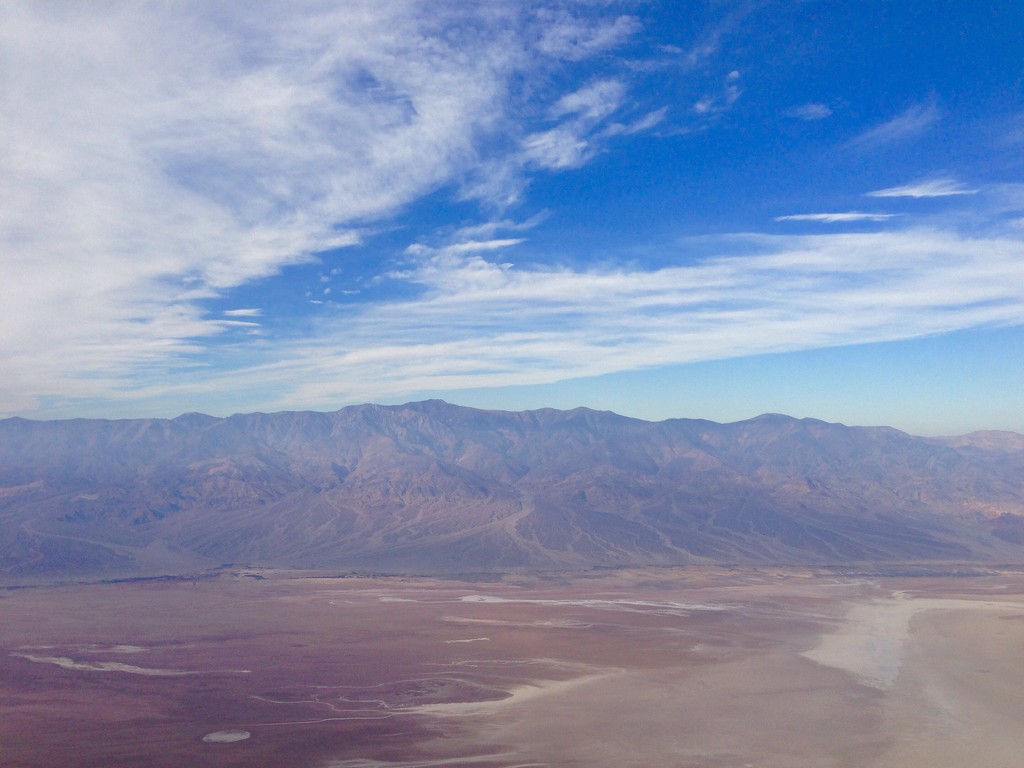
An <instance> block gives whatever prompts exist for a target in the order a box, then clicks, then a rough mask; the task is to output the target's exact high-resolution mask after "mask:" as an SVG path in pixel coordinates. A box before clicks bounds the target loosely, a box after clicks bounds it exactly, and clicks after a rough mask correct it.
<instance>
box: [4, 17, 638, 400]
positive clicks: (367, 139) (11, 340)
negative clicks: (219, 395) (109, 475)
mask: <svg viewBox="0 0 1024 768" xmlns="http://www.w3.org/2000/svg"><path fill="white" fill-rule="evenodd" d="M570 10H571V9H570ZM570 10H565V11H559V12H558V13H557V14H556V15H555V16H553V17H550V18H549V17H544V18H541V17H539V16H538V15H537V14H536V13H534V11H533V10H531V9H530V8H527V7H525V6H524V7H506V6H503V5H499V4H466V5H461V4H460V5H458V6H451V5H444V4H442V5H438V4H436V3H429V2H417V1H414V0H407V1H406V2H400V1H398V0H396V2H388V3H383V4H382V3H377V2H370V1H369V0H353V1H352V2H346V3H343V4H323V3H319V2H314V1H312V0H310V2H297V3H288V4H277V5H272V6H268V7H267V8H264V9H262V10H261V12H260V13H259V14H256V15H253V14H251V13H250V12H249V11H247V10H246V9H244V8H243V7H242V6H237V7H236V6H233V5H228V6H224V5H216V6H215V5H210V4H208V3H205V2H199V1H198V0H196V1H195V2H187V1H186V2H181V3H174V4H159V3H149V4H146V3H144V4H127V5H122V4H118V5H109V4H107V5H100V6H95V5H78V4H71V5H63V4H58V5H53V4H19V3H5V4H2V6H0V48H2V49H3V51H4V73H3V75H2V77H3V87H2V88H0V113H2V114H3V119H2V120H0V146H3V147H4V152H3V159H2V162H0V187H2V188H3V189H4V203H3V205H2V206H0V249H2V252H3V259H0V368H2V370H3V371H4V374H3V382H2V383H0V408H2V409H3V410H6V411H7V412H17V411H23V412H24V411H31V410H32V409H33V407H34V405H35V403H36V398H37V397H48V396H59V395H61V394H62V393H69V392H75V393H77V394H79V395H83V396H89V395H91V394H95V395H97V396H98V395H99V393H101V392H106V393H109V392H110V391H112V389H116V388H117V387H118V386H122V385H124V383H125V382H130V381H135V380H136V379H138V378H139V377H142V378H144V377H145V376H146V375H148V373H147V372H149V371H153V370H161V369H164V368H166V367H167V366H173V365H185V364H186V363H187V361H188V360H189V359H191V357H192V356H194V355H201V353H202V352H203V349H204V348H205V346H206V345H207V344H208V343H211V342H212V341H213V340H214V339H215V338H218V337H224V338H223V339H220V341H219V342H218V343H221V342H223V343H227V342H228V341H229V340H230V334H231V333H232V332H233V331H232V329H238V328H240V326H238V325H237V323H240V322H245V321H244V320H242V319H240V318H245V317H246V315H242V314H235V315H231V314H227V315H224V317H227V318H232V317H233V318H235V320H234V322H229V321H225V320H224V319H223V318H220V317H211V316H209V315H208V313H207V310H206V308H205V306H206V305H205V304H204V302H205V301H207V300H210V299H214V298H216V297H218V296H220V295H223V294H224V292H225V291H227V290H229V289H231V288H234V287H237V286H240V285H243V284H246V283H249V282H251V281H253V280H256V279H260V278H266V277H268V276H273V275H275V274H277V273H278V272H280V270H282V269H284V268H286V267H287V266H289V265H294V264H297V263H301V262H304V261H310V260H314V259H316V258H317V254H318V253H321V252H323V251H327V250H331V249H337V248H343V247H346V246H351V245H354V244H357V243H359V242H360V241H361V239H362V238H363V236H364V231H365V228H366V227H368V226H370V225H373V224H375V223H378V222H380V221H381V220H386V219H387V218H388V217H390V216H393V215H395V214H396V213H397V212H398V211H400V210H401V209H402V208H403V207H404V206H406V205H408V204H410V203H411V202H413V201H415V200H418V199H421V198H422V197H423V196H424V195H426V194H429V193H431V192H434V191H436V190H437V189H439V188H442V187H444V186H446V185H447V186H449V187H451V186H455V187H458V186H460V185H464V187H465V188H466V189H469V188H470V187H471V186H472V188H473V190H474V191H473V195H472V196H475V197H477V198H481V197H485V196H488V195H493V197H491V198H490V199H491V200H493V201H494V202H495V204H496V205H498V206H500V205H502V204H503V203H504V202H507V200H508V199H509V196H514V194H515V189H516V188H517V185H519V186H521V185H522V183H523V182H522V179H521V176H522V174H523V172H524V171H523V168H524V167H525V165H526V164H527V162H528V160H527V159H526V158H524V156H523V153H524V149H523V145H522V143H521V137H522V136H523V135H526V134H528V133H529V132H530V130H533V128H528V127H527V126H526V125H524V120H525V119H526V118H524V116H523V115H522V113H521V110H517V107H516V103H517V102H516V101H515V99H514V98H513V96H512V94H511V92H510V89H511V85H510V84H511V83H512V82H513V81H515V82H518V83H521V82H524V81H525V82H529V80H530V79H531V78H533V77H535V76H536V77H537V78H546V77H549V76H550V74H551V72H552V71H553V68H555V67H557V66H558V63H559V61H565V60H570V61H578V60H580V59H582V58H585V57H587V56H590V55H594V54H596V53H600V52H602V51H607V50H610V49H611V48H613V47H614V46H615V45H617V44H620V43H621V42H623V41H624V40H626V39H628V38H629V37H630V36H631V35H632V34H634V33H635V31H636V30H637V25H638V23H637V22H636V20H635V19H632V18H631V17H628V16H613V17H609V16H607V15H604V14H602V13H599V12H590V11H587V12H586V14H585V15H584V14H582V12H581V14H580V15H574V12H570ZM154 30H159V34H158V35H154ZM545 82H547V81H545ZM546 87H548V86H546ZM623 87H624V86H623V85H622V84H621V83H619V82H618V81H614V80H605V81H600V82H598V83H597V84H595V85H592V86H590V87H589V90H588V89H587V88H584V89H583V90H579V91H576V92H574V93H570V94H569V95H565V94H564V93H558V92H550V93H549V99H548V102H547V106H549V107H550V109H551V114H552V115H555V116H556V118H557V119H558V120H559V121H560V122H559V124H558V125H557V126H555V128H554V129H553V130H552V132H550V133H549V134H548V135H545V134H543V133H539V134H534V135H533V136H532V138H531V139H530V140H529V141H528V142H527V145H526V146H527V149H526V150H525V151H526V153H527V154H529V155H530V156H531V158H532V162H534V163H535V164H536V165H540V166H543V167H545V168H549V169H558V168H566V167H576V166H578V165H580V164H582V163H584V162H586V161H587V159H588V158H589V157H591V156H592V155H593V153H594V152H595V151H596V150H595V147H594V144H593V141H594V138H593V137H592V136H591V135H590V132H591V131H593V130H594V129H595V128H596V127H597V126H598V125H599V124H600V123H601V121H602V120H604V119H605V118H606V117H607V116H608V115H609V114H610V113H611V112H612V111H613V110H614V109H615V108H616V105H617V104H618V102H619V101H620V100H621V99H622V90H623ZM548 90H549V91H550V87H548ZM552 105H553V106H552ZM249 317H253V316H249ZM119 382H120V384H119Z"/></svg>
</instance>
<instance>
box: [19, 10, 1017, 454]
mask: <svg viewBox="0 0 1024 768" xmlns="http://www.w3.org/2000/svg"><path fill="white" fill-rule="evenodd" d="M1022 30H1024V6H1022V5H1021V4H1020V3H1017V2H986V1H985V0H980V1H979V2H972V3H964V2H954V1H953V0H949V1H948V2H940V1H936V2H928V3H893V2H881V1H878V2H875V1H872V0H865V1H863V2H855V3H840V2H825V1H821V2H815V1H814V0H808V1H805V2H796V1H790V2H784V1H783V0H776V1H771V0H766V1H764V2H756V1H753V2H730V1H728V0H708V1H707V2H685V3H683V2H679V3H670V2H622V3H615V2H608V3H588V2H581V3H545V2H537V3H526V2H524V3H519V4H505V3H500V4H499V3H483V2H482V3H470V2H451V3H437V2H388V3H380V2H356V1H355V0H352V1H351V2H338V3H327V2H290V3H267V4H264V5H262V6H261V9H260V12H259V13H255V12H253V11H251V10H249V9H248V8H247V7H246V6H245V4H240V3H233V2H221V3H216V2H214V3H210V2H193V3H190V2H179V3H117V2H113V3H102V4H100V3H92V2H80V3H75V2H32V3H29V2H7V3H4V4H2V5H0V56H2V60H0V83H2V87H0V147H3V149H0V189H2V191H3V192H2V195H0V371H2V372H3V373H2V376H0V415H21V416H28V417H33V418H63V417H69V416H93V417H129V416H174V415H177V414H179V413H182V412H186V411H205V412H208V413H212V414H216V415H227V414H230V413H234V412H239V411H253V410H262V411H278V410H292V409H316V410H333V409H336V408H339V407H341V406H343V405H347V404H351V403H359V402H371V401H372V402H381V403H397V402H404V401H407V400H414V399H421V398H425V397H442V398H444V399H446V400H449V401H450V402H455V403H463V404H467V405H474V406H479V407H487V408H503V409H520V408H534V407H542V406H553V407H573V406H576V405H586V406H590V407H595V408H602V409H609V410H614V411H617V412H620V413H624V414H627V415H633V416H639V417H643V418H649V419H661V418H669V417H676V416H679V417H702V418H710V419H715V420H719V421H733V420H738V419H743V418H748V417H752V416H755V415H757V414H758V413H762V412H767V411H774V412H784V413H789V414H792V415H795V416H813V417H817V418H822V419H826V420H830V421H843V422H845V423H850V424H891V425H894V426H897V427H899V428H901V429H905V430H908V431H911V432H915V433H918V434H951V433H962V432H967V431H971V430H974V429H1012V430H1016V431H1024V386H1022V382H1024V64H1022V62H1024V32H1022Z"/></svg>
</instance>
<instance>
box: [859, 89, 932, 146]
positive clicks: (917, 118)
mask: <svg viewBox="0 0 1024 768" xmlns="http://www.w3.org/2000/svg"><path fill="white" fill-rule="evenodd" d="M941 116H942V112H941V111H940V110H939V107H938V105H936V103H935V102H934V101H929V102H925V103H923V104H915V105H914V106H912V107H910V108H909V109H907V110H906V111H905V112H902V113H901V114H899V115H897V116H896V117H894V118H892V119H891V120H888V121H886V122H884V123H882V124H881V125H878V126H875V127H874V128H871V129H870V130H867V131H865V132H864V133H862V134H860V135H859V136H857V137H856V138H854V139H853V140H852V141H851V142H850V145H851V146H855V147H859V148H862V149H877V148H879V147H883V146H885V145H887V144H892V143H893V142H897V141H903V140H905V139H909V138H913V137H914V136H918V135H920V134H922V133H924V131H925V130H927V129H928V128H929V127H930V126H931V125H932V124H934V123H936V122H937V121H938V120H939V118H940V117H941Z"/></svg>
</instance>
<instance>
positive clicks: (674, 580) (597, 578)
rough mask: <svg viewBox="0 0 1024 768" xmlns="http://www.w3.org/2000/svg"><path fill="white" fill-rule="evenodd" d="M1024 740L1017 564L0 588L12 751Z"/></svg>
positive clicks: (715, 753)
mask: <svg viewBox="0 0 1024 768" xmlns="http://www.w3.org/2000/svg"><path fill="white" fill-rule="evenodd" d="M256 576H260V577H261V578H256ZM1021 754H1024V575H1022V574H1020V573H1012V572H997V571H993V572H989V573H986V574H983V575H973V576H969V577H959V578H957V577H952V576H951V577H936V576H930V577H926V576H918V577H909V576H902V577H895V576H893V577H881V576H876V575H859V576H858V575H856V574H845V575H844V574H841V573H838V572H831V571H827V570H817V571H809V570H806V571H801V570H785V569H754V568H748V569H725V568H680V569H651V570H625V571H597V572H591V573H588V574H582V575H581V574H576V575H572V576H566V575H545V576H506V577H504V578H502V579H500V580H495V581H472V580H466V581H460V580H442V579H428V578H397V577H394V578H327V577H314V576H310V575H308V574H296V573H280V572H272V573H268V572H264V573H262V574H258V573H255V572H223V573H221V574H220V575H218V576H216V577H212V578H203V579H197V580H194V581H188V580H181V581H143V582H134V583H118V584H95V585H77V586H47V587H32V588H24V589H9V590H2V591H0V765H2V766H4V768H7V767H8V766H26V767H27V766H61V767H64V766H80V767H83V768H84V767H86V766H96V767H97V768H98V767H99V766H103V768H111V767H113V766H167V767H168V768H170V767H171V766H173V767H174V768H180V767H181V766H191V765H195V766H198V765H203V766H249V767H252V768H259V767H261V766H268V767H269V766H275V767H276V768H305V767H306V766H318V767H319V766H323V767H325V768H327V767H334V768H428V767H432V766H462V767H464V768H474V767H476V766H479V767H481V768H511V767H512V766H521V767H523V768H525V767H526V766H549V765H550V766H581V767H582V766H588V767H591V766H596V767H598V768H604V767H607V768H613V767H614V768H627V767H630V766H636V767H637V768H647V767H648V766H650V767H652V768H653V767H654V766H657V767H658V768H663V767H671V766H675V767H677V768H698V767H699V768H748V767H749V768H755V767H756V768H811V767H812V766H813V768H828V767H830V766H836V767H839V766H849V767H850V768H854V767H858V768H860V767H862V766H870V767H877V768H896V767H897V766H898V767H899V768H926V767H927V768H943V767H944V766H967V765H970V766H972V768H978V767H979V766H981V767H984V766H999V767H1003V766H1006V767H1009V766H1016V765H1020V760H1021Z"/></svg>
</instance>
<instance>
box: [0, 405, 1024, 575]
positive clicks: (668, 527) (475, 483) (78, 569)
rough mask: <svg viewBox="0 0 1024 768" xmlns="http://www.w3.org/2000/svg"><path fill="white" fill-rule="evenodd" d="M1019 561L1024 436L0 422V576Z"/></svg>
mask: <svg viewBox="0 0 1024 768" xmlns="http://www.w3.org/2000/svg"><path fill="white" fill-rule="evenodd" d="M954 561H955V562H976V563H1022V562H1024V436H1022V435H1019V434H1016V433H1012V432H977V433H973V434H970V435H965V436H961V437H952V438H925V437H915V436H912V435H909V434H906V433H904V432H900V431H898V430H896V429H893V428H889V427H848V426H844V425H842V424H833V423H826V422H824V421H818V420H815V419H795V418H790V417H788V416H782V415H775V414H767V415H763V416H759V417H757V418H754V419H750V420H747V421H741V422H735V423H731V424H718V423H715V422H712V421H704V420H693V419H670V420H667V421H661V422H648V421H641V420H638V419H631V418H626V417H623V416H619V415H617V414H614V413H610V412H599V411H593V410H589V409H585V408H577V409H575V410H570V411H558V410H552V409H542V410H535V411H524V412H506V411H489V410H477V409H471V408H464V407H459V406H454V405H450V404H448V403H445V402H441V401H436V400H433V401H426V402H420V403H409V404H406V405H401V406H379V405H359V406H351V407H347V408H343V409H341V410H339V411H335V412H332V413H315V412H285V413H276V414H262V413H252V414H236V415H234V416H230V417H227V418H215V417H212V416H206V415H203V414H198V413H190V414H185V415H182V416H179V417H178V418H175V419H131V420H116V421H108V420H98V419H72V420H64V421H32V420H27V419H22V418H10V419H5V420H0V574H2V575H4V576H5V577H6V578H8V579H25V578H40V577H46V578H55V577H107V576H109V577H115V576H119V575H126V576H130V575H139V574H158V573H173V574H180V573H188V572H191V571H193V570H200V569H204V568H209V567H213V566H217V565H219V564H223V563H249V564H253V565H264V566H271V567H285V568H301V569H306V568H308V569H348V570H370V571H374V572H406V573H408V572H423V573H444V572H452V573H465V572H471V571H506V570H515V569H528V568H529V569H567V568H570V569H571V568H586V567H593V566H626V565H676V564H696V563H764V564H768V563H771V564H837V563H864V562H872V563H894V562H902V563H906V562H954Z"/></svg>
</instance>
